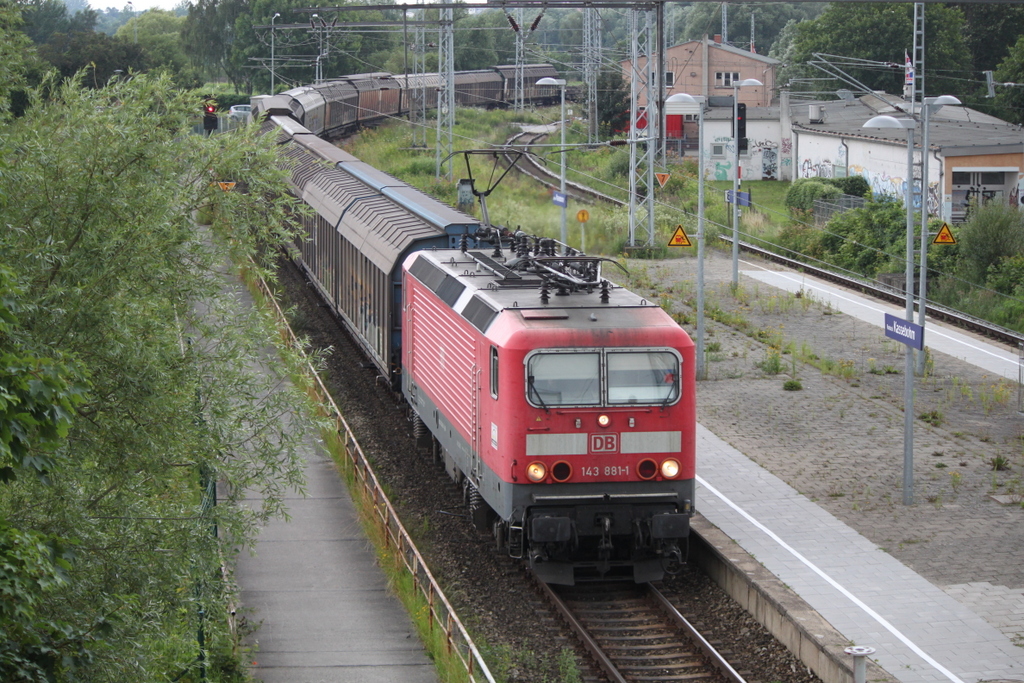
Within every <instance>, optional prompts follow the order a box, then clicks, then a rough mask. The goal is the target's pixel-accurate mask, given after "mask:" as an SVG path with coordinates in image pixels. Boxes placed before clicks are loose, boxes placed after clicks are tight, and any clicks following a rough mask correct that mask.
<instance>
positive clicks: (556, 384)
mask: <svg viewBox="0 0 1024 683" xmlns="http://www.w3.org/2000/svg"><path fill="white" fill-rule="evenodd" d="M600 368H601V354H599V353H538V354H534V355H533V356H531V357H530V358H529V360H527V361H526V396H527V398H528V399H529V400H530V403H532V404H533V405H535V406H538V407H541V408H546V407H548V406H595V405H598V404H599V403H600V402H601V373H600Z"/></svg>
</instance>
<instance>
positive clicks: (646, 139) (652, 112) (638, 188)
mask: <svg viewBox="0 0 1024 683" xmlns="http://www.w3.org/2000/svg"><path fill="white" fill-rule="evenodd" d="M654 14H655V13H654V11H653V10H651V9H646V8H644V9H631V10H630V12H629V22H630V31H629V32H630V35H631V36H632V43H631V50H630V52H631V63H632V73H631V78H630V101H631V102H632V107H631V109H630V122H629V131H630V132H629V171H630V173H629V242H628V244H629V246H630V247H638V246H645V247H650V246H653V245H654V166H655V156H656V155H657V151H658V148H659V147H660V145H659V131H658V124H659V122H660V119H661V116H660V113H659V111H658V91H657V88H654V87H651V86H652V85H653V83H652V82H651V81H652V79H653V74H654V68H655V67H654V59H655V54H654V52H655V48H654V45H655V36H654V33H655V30H654V29H655V27H654V23H655V16H654ZM641 63H642V64H643V66H641ZM641 101H644V102H645V103H646V105H647V107H646V109H645V110H643V111H641V107H640V102H641ZM641 114H642V115H643V117H644V118H645V119H646V126H645V128H644V130H643V131H642V132H641V130H640V127H639V123H640V118H641Z"/></svg>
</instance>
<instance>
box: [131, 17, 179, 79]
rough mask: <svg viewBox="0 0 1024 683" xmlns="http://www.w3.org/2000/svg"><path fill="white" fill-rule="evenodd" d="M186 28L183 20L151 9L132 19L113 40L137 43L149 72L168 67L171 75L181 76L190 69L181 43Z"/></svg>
mask: <svg viewBox="0 0 1024 683" xmlns="http://www.w3.org/2000/svg"><path fill="white" fill-rule="evenodd" d="M184 24H185V18H184V17H179V16H175V15H174V14H172V13H171V12H166V11H164V10H159V9H151V10H149V11H147V12H143V13H142V14H139V15H138V16H136V17H133V18H132V19H130V20H129V21H128V23H126V24H125V25H124V26H122V27H121V28H119V29H117V32H116V33H114V37H115V38H117V39H119V40H121V41H122V42H124V43H132V44H136V43H137V44H138V45H139V48H140V49H141V50H142V52H143V54H144V55H145V63H146V67H147V68H150V69H155V68H159V67H165V68H167V69H169V70H170V71H171V73H180V72H182V71H184V70H186V69H187V68H188V56H187V55H186V54H185V46H184V45H183V44H182V42H181V29H182V26H184Z"/></svg>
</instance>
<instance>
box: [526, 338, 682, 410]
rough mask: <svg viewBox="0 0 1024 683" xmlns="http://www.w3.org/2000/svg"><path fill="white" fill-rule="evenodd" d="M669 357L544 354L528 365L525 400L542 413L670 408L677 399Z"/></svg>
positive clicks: (675, 371) (675, 362)
mask: <svg viewBox="0 0 1024 683" xmlns="http://www.w3.org/2000/svg"><path fill="white" fill-rule="evenodd" d="M679 365H680V361H679V356H678V355H677V354H676V353H674V352H671V351H646V350H645V351H639V350H636V351H633V350H614V351H612V350H606V351H601V352H595V351H568V352H565V351H540V352H535V353H533V354H531V355H530V356H529V358H528V359H527V361H526V395H527V398H528V400H529V402H530V403H531V404H532V405H535V406H537V407H539V408H548V407H551V406H597V405H635V404H662V405H665V404H668V403H672V402H673V401H675V400H677V399H678V398H679V386H680V385H679Z"/></svg>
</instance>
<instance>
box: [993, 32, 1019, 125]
mask: <svg viewBox="0 0 1024 683" xmlns="http://www.w3.org/2000/svg"><path fill="white" fill-rule="evenodd" d="M993 77H994V79H995V80H996V81H997V82H999V83H1022V82H1024V36H1022V37H1020V38H1019V39H1018V40H1017V42H1016V43H1015V44H1014V45H1013V47H1011V48H1010V52H1009V54H1007V55H1006V58H1005V59H1004V60H1003V61H1002V62H1001V63H1000V64H999V68H998V69H996V71H995V74H993ZM996 106H997V107H998V108H999V110H1000V112H1001V114H1002V117H1003V118H1005V119H1006V120H1007V121H1012V122H1013V123H1024V88H1022V87H1020V86H999V87H998V88H997V89H996Z"/></svg>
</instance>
